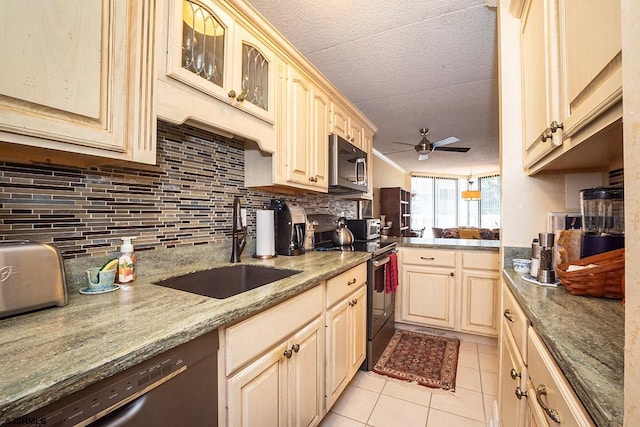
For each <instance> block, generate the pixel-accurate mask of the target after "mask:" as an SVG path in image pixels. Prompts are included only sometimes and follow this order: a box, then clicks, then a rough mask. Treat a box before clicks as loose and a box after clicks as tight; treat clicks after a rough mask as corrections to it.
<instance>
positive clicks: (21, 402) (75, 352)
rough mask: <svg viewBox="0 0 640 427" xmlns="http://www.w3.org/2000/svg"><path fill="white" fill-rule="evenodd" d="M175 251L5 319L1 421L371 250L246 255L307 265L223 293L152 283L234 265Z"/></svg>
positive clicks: (1, 324)
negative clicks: (95, 288)
mask: <svg viewBox="0 0 640 427" xmlns="http://www.w3.org/2000/svg"><path fill="white" fill-rule="evenodd" d="M200 250H207V249H206V248H205V249H200ZM208 250H209V251H211V249H210V248H209V249H208ZM176 253H180V252H173V255H171V256H169V257H168V258H167V259H165V260H159V261H158V262H156V265H155V266H154V268H151V269H150V268H139V269H138V272H139V273H138V279H137V280H136V282H135V283H133V284H131V285H123V286H122V287H121V289H119V290H117V291H115V292H110V293H105V294H99V295H81V294H79V293H78V290H77V288H76V289H73V287H70V289H69V303H68V305H67V306H65V307H54V308H48V309H44V310H41V311H37V312H33V313H29V314H23V315H18V316H14V317H10V318H7V319H2V320H0V378H2V381H1V382H0V424H2V423H3V422H5V420H6V419H11V418H15V417H18V416H22V415H25V414H27V413H29V412H31V411H32V410H35V409H37V408H39V407H43V406H45V405H46V404H48V403H50V402H52V401H54V400H57V399H59V398H61V397H63V396H65V395H68V394H70V393H73V392H74V391H77V390H80V389H83V388H85V387H86V386H88V385H89V384H92V383H94V382H97V381H99V380H100V379H102V378H105V377H108V376H111V375H113V374H115V373H117V372H120V371H122V370H124V369H126V368H129V367H131V366H134V365H136V364H138V363H140V362H142V361H144V360H146V359H149V358H151V357H153V356H155V355H157V354H160V353H162V352H164V351H166V350H169V349H171V348H173V347H176V346H178V345H180V344H183V343H185V342H187V341H190V340H191V339H193V338H195V337H197V336H199V335H202V334H205V333H207V332H209V331H212V330H214V329H216V328H218V327H220V326H222V325H225V324H227V323H229V322H233V321H234V320H237V319H240V318H242V317H245V316H248V315H250V314H252V313H255V312H257V311H259V310H262V309H264V308H266V307H269V306H272V305H274V304H277V303H279V302H281V301H284V300H286V299H287V298H290V297H291V296H293V295H295V294H298V293H300V292H302V291H304V290H306V289H309V288H312V287H314V286H316V285H318V284H319V283H320V282H321V281H323V280H325V279H328V278H330V277H333V276H335V275H337V274H339V273H341V272H343V271H346V270H348V269H349V268H351V267H354V266H356V265H358V264H360V263H362V262H365V261H366V260H367V259H368V258H370V257H371V254H368V253H365V252H309V253H307V254H305V255H302V256H294V257H285V256H282V257H277V258H274V259H270V260H258V259H253V258H251V256H250V255H244V256H243V257H242V260H243V263H251V264H260V265H266V266H271V267H276V268H288V269H293V270H300V271H301V273H299V274H295V275H293V276H291V277H289V278H286V279H282V280H278V281H276V282H273V283H271V284H269V285H265V286H263V287H260V288H257V289H254V290H251V291H248V292H245V293H243V294H240V295H237V296H234V297H231V298H227V299H224V300H218V299H213V298H207V297H203V296H199V295H195V294H191V293H187V292H182V291H177V290H173V289H169V288H165V287H162V286H157V285H153V284H152V283H153V282H156V281H158V280H161V279H164V278H167V277H170V276H176V275H181V274H184V273H187V272H190V271H197V270H204V269H207V268H212V267H215V266H218V265H230V264H229V263H228V262H219V261H216V262H211V259H208V258H207V257H204V258H203V259H199V260H198V261H193V260H192V259H191V257H189V256H186V255H185V256H182V257H181V256H176ZM165 256H166V255H165ZM187 258H189V259H188V260H187ZM227 259H228V258H227ZM94 262H95V260H94ZM216 263H217V264H216ZM141 264H142V263H141V259H140V256H139V266H140V267H144V266H143V265H141Z"/></svg>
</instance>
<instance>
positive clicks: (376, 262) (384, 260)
mask: <svg viewBox="0 0 640 427" xmlns="http://www.w3.org/2000/svg"><path fill="white" fill-rule="evenodd" d="M390 259H391V258H389V257H384V258H382V259H376V260H373V261H372V264H373V266H374V267H380V266H383V265H385V264H386V263H388V262H389V260H390Z"/></svg>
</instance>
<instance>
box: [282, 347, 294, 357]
mask: <svg viewBox="0 0 640 427" xmlns="http://www.w3.org/2000/svg"><path fill="white" fill-rule="evenodd" d="M291 356H293V352H292V351H291V350H290V349H286V350H285V351H284V357H286V358H287V359H291Z"/></svg>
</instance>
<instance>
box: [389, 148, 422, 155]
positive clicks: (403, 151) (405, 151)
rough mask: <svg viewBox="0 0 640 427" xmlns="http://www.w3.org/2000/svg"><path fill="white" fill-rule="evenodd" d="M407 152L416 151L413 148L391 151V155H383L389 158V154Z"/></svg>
mask: <svg viewBox="0 0 640 427" xmlns="http://www.w3.org/2000/svg"><path fill="white" fill-rule="evenodd" d="M407 151H414V149H413V148H411V149H409V150H400V151H391V152H390V153H383V155H385V156H388V155H389V154H398V153H406V152H407Z"/></svg>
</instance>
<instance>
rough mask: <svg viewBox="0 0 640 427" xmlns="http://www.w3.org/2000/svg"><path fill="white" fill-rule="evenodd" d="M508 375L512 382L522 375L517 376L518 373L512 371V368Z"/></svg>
mask: <svg viewBox="0 0 640 427" xmlns="http://www.w3.org/2000/svg"><path fill="white" fill-rule="evenodd" d="M509 375H511V379H512V380H515V379H516V378H519V377H520V378H521V377H522V375H521V374H519V373H518V372H516V370H515V369H513V368H512V369H511V372H509Z"/></svg>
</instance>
